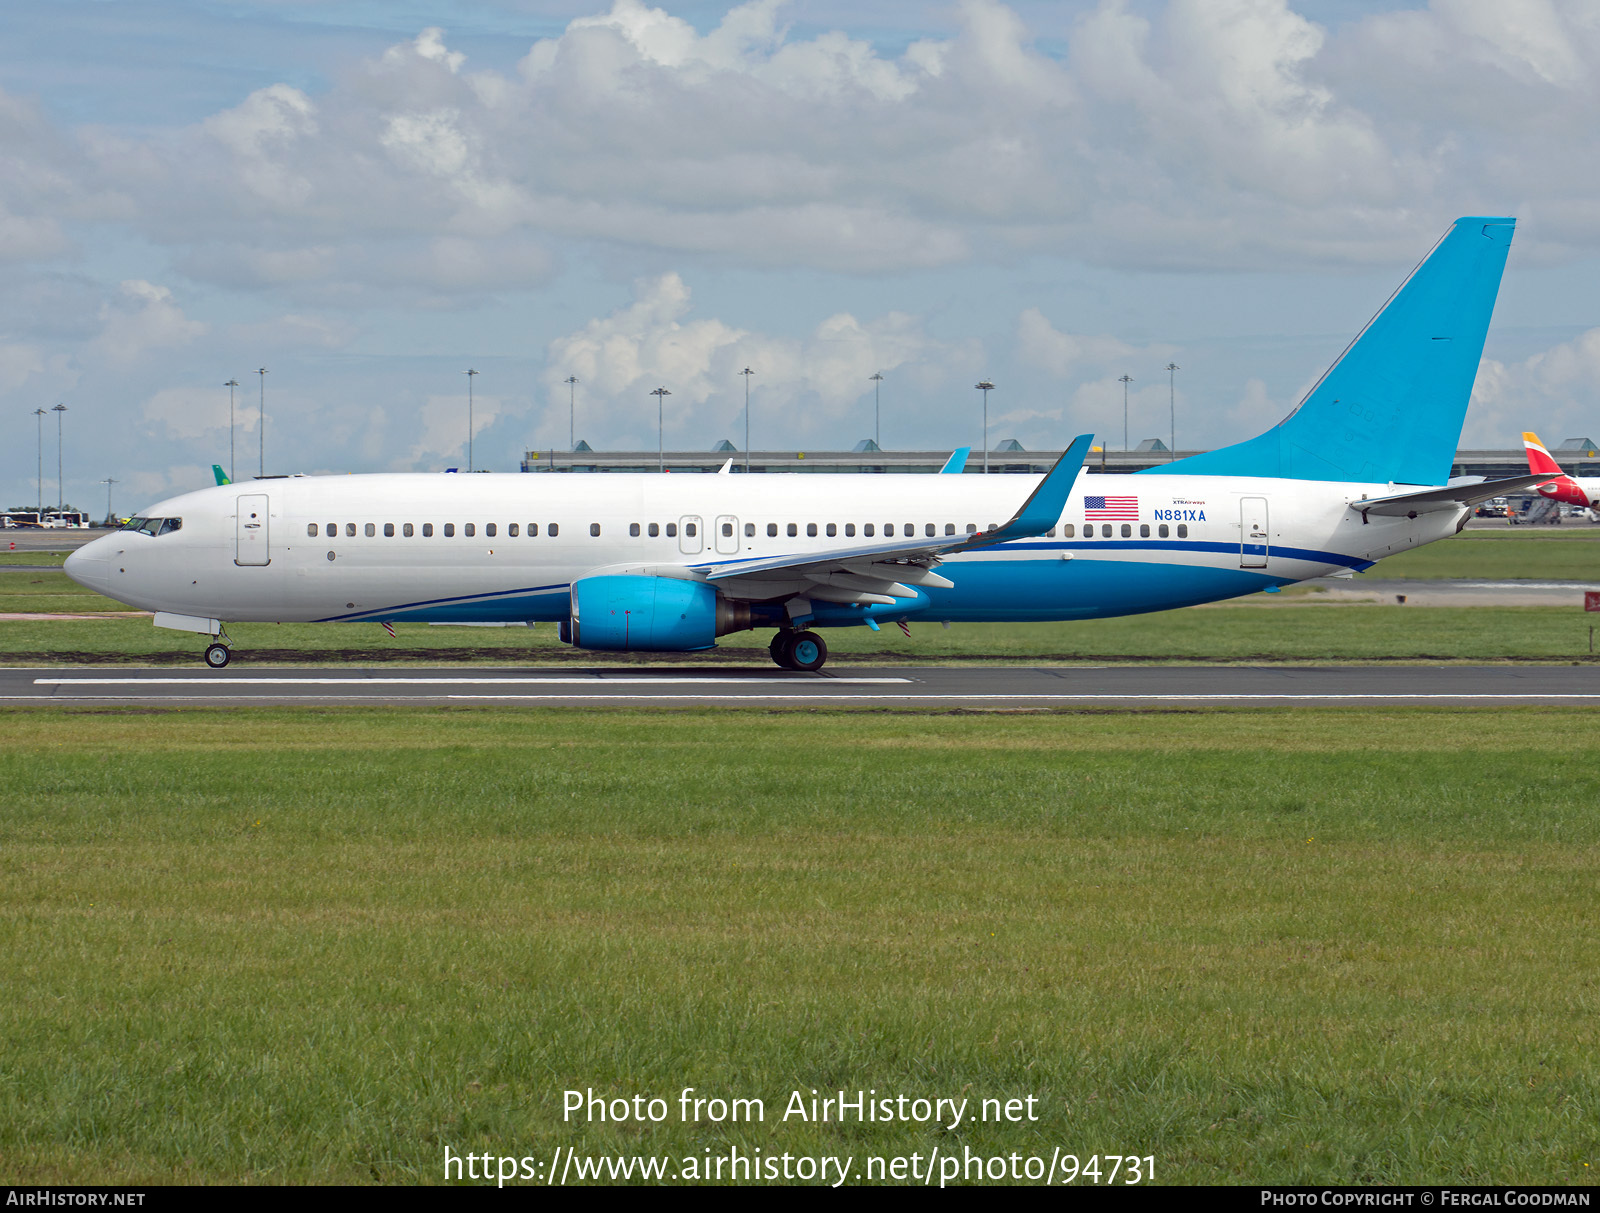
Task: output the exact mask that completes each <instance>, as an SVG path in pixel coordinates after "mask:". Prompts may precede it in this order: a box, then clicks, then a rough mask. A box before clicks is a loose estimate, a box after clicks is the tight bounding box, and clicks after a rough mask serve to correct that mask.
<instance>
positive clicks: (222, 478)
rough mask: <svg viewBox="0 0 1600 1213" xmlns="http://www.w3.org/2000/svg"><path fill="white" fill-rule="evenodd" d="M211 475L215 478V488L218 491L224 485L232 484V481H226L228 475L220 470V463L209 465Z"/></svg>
mask: <svg viewBox="0 0 1600 1213" xmlns="http://www.w3.org/2000/svg"><path fill="white" fill-rule="evenodd" d="M211 474H212V475H213V476H215V477H216V479H217V487H218V488H219V489H220V488H221V487H222V486H223V485H225V484H232V483H233V481H232V480H230V479H228V473H226V472H224V471H223V470H222V465H221V464H220V463H213V464H212V465H211Z"/></svg>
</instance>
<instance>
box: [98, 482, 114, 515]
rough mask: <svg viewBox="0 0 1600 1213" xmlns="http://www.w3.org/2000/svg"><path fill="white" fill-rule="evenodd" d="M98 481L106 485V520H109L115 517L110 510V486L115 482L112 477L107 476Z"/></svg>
mask: <svg viewBox="0 0 1600 1213" xmlns="http://www.w3.org/2000/svg"><path fill="white" fill-rule="evenodd" d="M100 483H101V484H103V485H105V486H106V521H107V522H110V521H111V519H112V518H113V517H115V515H113V514H112V512H111V486H112V485H114V484H116V483H117V482H116V480H114V479H113V478H112V477H110V476H107V477H106V478H105V479H104V480H102V481H101V482H100Z"/></svg>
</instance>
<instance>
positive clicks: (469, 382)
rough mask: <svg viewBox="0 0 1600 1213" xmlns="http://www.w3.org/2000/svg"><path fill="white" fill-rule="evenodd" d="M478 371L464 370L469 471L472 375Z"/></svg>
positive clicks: (470, 462) (470, 457) (470, 466)
mask: <svg viewBox="0 0 1600 1213" xmlns="http://www.w3.org/2000/svg"><path fill="white" fill-rule="evenodd" d="M477 373H478V372H477V371H463V372H462V374H464V375H466V377H467V471H469V472H470V471H471V470H472V377H473V376H474V375H476V374H477Z"/></svg>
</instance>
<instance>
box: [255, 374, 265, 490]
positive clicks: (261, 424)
mask: <svg viewBox="0 0 1600 1213" xmlns="http://www.w3.org/2000/svg"><path fill="white" fill-rule="evenodd" d="M256 374H258V375H260V376H261V413H260V416H258V417H257V418H256V426H257V429H258V431H259V432H258V434H257V437H258V438H260V439H261V465H260V467H258V468H257V469H256V475H257V477H258V478H259V477H261V476H265V475H266V474H267V368H266V367H262V368H261V369H260V370H258V371H257V372H256Z"/></svg>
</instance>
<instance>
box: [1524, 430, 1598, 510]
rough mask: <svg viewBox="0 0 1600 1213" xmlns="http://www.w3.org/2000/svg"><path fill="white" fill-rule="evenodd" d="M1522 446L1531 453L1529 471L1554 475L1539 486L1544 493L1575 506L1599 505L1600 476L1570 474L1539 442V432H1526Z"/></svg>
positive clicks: (1586, 507)
mask: <svg viewBox="0 0 1600 1213" xmlns="http://www.w3.org/2000/svg"><path fill="white" fill-rule="evenodd" d="M1522 445H1523V447H1524V448H1526V450H1527V452H1528V470H1529V471H1530V472H1544V473H1547V474H1548V475H1549V476H1550V477H1551V478H1550V479H1549V480H1546V481H1545V482H1544V483H1543V484H1541V485H1540V486H1539V492H1540V494H1541V495H1543V496H1545V497H1548V498H1549V499H1550V500H1551V501H1559V502H1561V503H1562V504H1563V505H1576V506H1581V507H1583V508H1584V509H1586V510H1587V509H1589V508H1591V507H1593V506H1600V477H1595V476H1582V477H1579V476H1569V475H1567V474H1566V473H1565V472H1563V471H1562V470H1561V465H1560V464H1558V463H1557V462H1556V461H1555V459H1554V458H1553V457H1552V456H1551V454H1550V452H1549V451H1548V450H1547V449H1546V448H1545V445H1544V443H1542V442H1540V441H1539V435H1537V434H1534V433H1531V432H1529V431H1526V430H1525V431H1523V435H1522Z"/></svg>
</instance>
